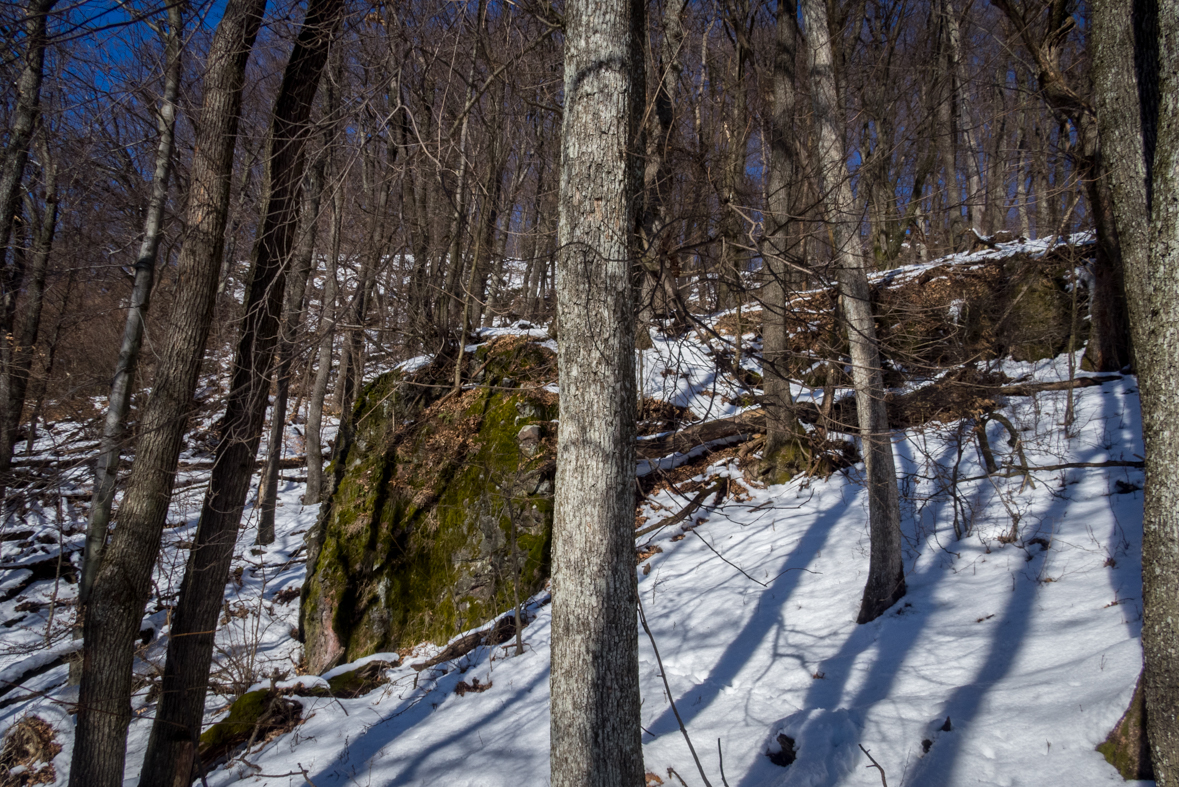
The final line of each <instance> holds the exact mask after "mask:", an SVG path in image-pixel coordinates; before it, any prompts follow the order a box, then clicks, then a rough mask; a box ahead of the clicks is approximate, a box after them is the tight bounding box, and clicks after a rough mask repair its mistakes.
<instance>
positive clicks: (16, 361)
mask: <svg viewBox="0 0 1179 787" xmlns="http://www.w3.org/2000/svg"><path fill="white" fill-rule="evenodd" d="M39 156H40V158H41V171H42V177H43V186H44V189H45V204H44V206H43V207H42V208H41V210H40V211H37V208H36V206H35V205H34V204H33V199H32V197H30V196H29V195H28V194H26V195H25V203H26V206H25V209H26V212H27V213H28V215H29V221H30V223H31V224H32V226H31V228H30V229H31V230H32V247H31V248H30V249H29V258H30V262H29V267H28V271H27V272H26V275H25V280H26V281H25V293H24V297H23V299H22V300H23V303H24V308H23V309H22V310H21V311H20V313H19V315H18V317H19V319H17V320H16V324H15V325H14V326H13V330H12V333H11V334H9V337H8V338H7V339H6V340H5V341H8V342H9V343H10V346H8V347H6V348H5V352H4V361H5V364H4V369H3V372H2V378H0V399H2V400H3V401H4V402H5V405H6V406H5V408H4V416H5V420H4V422H3V423H0V440H3V441H4V447H3V449H0V450H6V451H7V453H6V454H5V456H7V457H9V458H10V459H11V457H12V452H13V449H14V447H15V445H16V435H17V431H18V430H19V429H20V423H21V414H22V413H23V412H24V407H25V392H26V391H27V390H28V385H29V373H30V372H31V371H32V368H33V359H34V358H35V357H36V344H37V335H38V333H39V332H40V329H41V309H42V307H43V306H44V303H45V277H46V275H47V274H48V273H49V253H50V251H52V249H53V236H54V234H55V233H56V232H57V201H58V200H57V165H56V164H55V163H54V161H53V159H52V158H51V157H50V154H49V145H48V143H44V144H43V146H42V149H41V150H40V151H39Z"/></svg>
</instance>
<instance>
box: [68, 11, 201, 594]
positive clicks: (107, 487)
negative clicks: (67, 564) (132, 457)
mask: <svg viewBox="0 0 1179 787" xmlns="http://www.w3.org/2000/svg"><path fill="white" fill-rule="evenodd" d="M183 36H184V19H183V16H182V11H181V7H180V4H175V5H172V6H169V8H168V32H167V34H166V36H165V39H164V57H165V62H167V64H168V65H167V71H166V73H165V74H164V93H163V96H162V97H161V98H160V107H159V110H158V113H157V117H156V121H157V126H158V128H159V133H160V138H159V140H158V142H157V145H156V161H155V171H154V172H153V174H152V186H151V197H149V199H148V203H147V215H146V216H145V217H144V221H143V241H142V242H141V243H140V246H139V255H138V256H137V257H136V259H135V281H134V284H133V286H132V289H131V304H130V307H129V308H128V309H127V320H126V324H125V325H124V327H123V342H122V345H121V346H120V347H119V359H118V361H116V362H115V374H114V377H113V378H112V380H111V393H110V399H109V401H108V406H107V411H106V419H105V421H104V422H103V428H102V442H101V443H100V445H99V448H98V458H97V460H96V463H95V470H94V495H93V497H92V499H91V502H90V521H89V523H88V525H87V528H86V553H85V557H84V559H83V562H82V580H81V583H80V585H79V586H78V602H79V603H80V604H83V605H84V604H85V603H86V602H87V601H88V600H89V598H90V589H91V588H92V587H93V586H94V577H95V575H96V574H97V573H98V566H99V565H100V563H101V555H102V550H103V548H104V547H105V546H106V536H107V527H108V526H109V525H110V516H111V505H112V503H113V502H114V499H115V482H116V481H117V479H118V475H119V451H120V450H121V449H122V448H123V445H124V442H125V440H126V439H127V434H126V429H125V425H126V422H127V413H128V412H129V411H130V408H131V394H132V393H133V392H134V390H135V371H136V368H137V367H138V365H139V351H140V348H141V347H142V346H143V330H144V324H145V320H146V319H147V311H148V308H149V306H150V301H151V291H152V286H153V284H154V282H155V273H156V258H157V257H158V256H159V249H160V240H161V238H162V237H163V233H162V229H163V226H162V225H163V218H164V207H165V203H166V202H167V199H168V180H169V178H170V177H171V174H172V148H173V146H174V141H175V131H176V99H177V96H178V95H179V93H180V71H181V60H182V55H183V52H184V39H183Z"/></svg>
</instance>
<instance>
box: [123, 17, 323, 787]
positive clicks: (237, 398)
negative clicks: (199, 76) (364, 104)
mask: <svg viewBox="0 0 1179 787" xmlns="http://www.w3.org/2000/svg"><path fill="white" fill-rule="evenodd" d="M343 9H344V0H311V2H310V3H309V5H308V6H307V16H306V17H305V18H304V20H303V25H302V27H301V28H300V30H299V37H298V39H296V41H295V47H294V49H293V50H292V52H291V57H290V60H288V61H287V67H286V71H285V72H284V74H283V81H282V86H281V87H280V88H279V93H278V98H277V99H276V100H275V103H274V115H273V119H272V121H271V129H270V141H269V151H268V156H267V165H268V170H269V181H270V182H269V188H268V191H269V194H268V195H267V199H266V202H265V208H264V210H263V216H264V219H263V221H262V224H261V226H260V227H259V229H258V237H257V239H256V241H255V245H254V254H253V257H254V259H253V260H252V264H251V266H250V267H251V270H250V286H249V291H248V294H247V296H246V311H245V321H244V323H243V325H242V333H241V339H240V340H239V342H238V348H237V357H236V358H235V360H234V365H233V381H232V385H231V387H230V391H229V398H228V401H227V402H226V406H225V415H224V416H222V418H221V423H220V429H219V431H220V433H221V441H220V442H219V443H218V444H217V457H216V459H215V460H214V462H213V474H212V477H211V479H210V480H209V489H208V492H207V493H206V494H205V502H204V505H203V507H202V508H201V517H200V520H199V522H198V523H197V532H196V537H195V538H194V540H193V547H192V551H191V553H190V554H189V559H188V567H187V570H186V571H185V574H184V581H183V583H182V584H181V586H180V598H179V599H178V600H177V602H176V611H175V613H174V614H173V616H172V629H171V633H170V636H169V640H168V659H167V662H166V664H165V665H164V679H163V684H162V691H161V695H160V703H159V705H158V706H157V708H156V719H155V723H154V724H153V725H152V731H151V738H150V739H149V740H148V745H147V754H146V755H145V757H144V761H143V771H142V775H141V776H140V782H139V783H140V785H141V787H181V786H182V785H187V784H190V783H191V780H192V778H191V777H192V767H193V758H194V755H195V752H194V750H193V741H194V740H195V739H196V737H197V735H198V734H199V733H200V727H201V720H202V718H203V716H204V709H205V693H206V687H207V685H208V678H209V665H210V663H211V661H212V658H213V639H214V636H215V633H216V628H217V615H218V613H219V612H220V610H221V602H222V598H223V596H224V592H225V578H226V577H227V576H228V574H229V564H230V562H231V561H232V559H233V546H234V542H235V541H236V539H237V529H238V525H239V524H240V522H241V515H242V508H243V507H244V505H245V501H246V494H247V493H248V492H249V488H250V478H251V476H252V475H253V468H254V458H255V456H256V455H257V453H258V442H259V440H260V439H261V437H262V425H263V420H264V417H265V414H266V400H267V393H268V389H269V387H270V386H269V382H270V368H271V365H272V363H273V360H274V350H275V345H276V344H277V343H278V329H279V319H280V317H281V314H282V304H283V296H284V290H285V287H284V285H285V283H286V282H285V278H286V268H287V266H288V264H289V262H290V260H289V257H290V254H291V247H292V245H293V243H294V236H295V228H296V226H297V223H298V212H299V211H298V209H299V202H300V200H299V191H300V188H301V186H302V180H303V169H304V163H305V149H306V143H307V139H308V137H309V136H310V134H311V125H310V123H309V118H310V116H311V106H312V102H313V101H314V99H315V93H316V90H317V88H318V87H319V78H320V75H321V73H322V72H323V67H324V64H325V63H326V62H327V51H328V46H329V45H330V43H331V42H332V40H333V39H334V38H335V36H336V30H337V29H338V27H339V24H340V19H341V17H342V15H343Z"/></svg>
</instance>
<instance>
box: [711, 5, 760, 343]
mask: <svg viewBox="0 0 1179 787" xmlns="http://www.w3.org/2000/svg"><path fill="white" fill-rule="evenodd" d="M727 13H728V16H729V19H730V21H731V30H732V32H733V38H734V40H735V41H736V50H737V51H736V55H735V57H734V58H733V61H734V62H733V73H732V83H731V85H730V91H731V98H732V102H733V104H732V108H731V109H730V110H729V112H727V113H725V116H724V119H723V121H722V122H723V125H724V136H725V152H724V165H723V166H724V169H723V171H722V173H721V193H720V202H721V216H720V228H719V234H720V241H721V260H720V271H719V276H718V279H717V308H718V309H731V308H733V307H734V306H739V305H740V304H741V303H742V302H743V301H744V299H745V285H744V279H743V277H742V274H743V272H744V271H743V268H744V263H745V260H746V252H745V250H744V247H745V246H747V245H748V239H747V238H744V237H742V229H743V228H744V223H745V219H744V218H743V217H742V216H741V213H740V207H741V206H740V205H739V201H740V197H741V193H740V192H741V187H742V185H743V184H744V182H745V158H746V146H747V145H748V143H749V101H748V97H747V95H746V85H745V74H746V70H747V65H748V62H749V60H750V59H751V58H752V56H753V49H752V45H751V42H750V41H749V40H748V36H747V35H746V32H747V29H746V27H745V25H746V24H747V19H748V17H749V3H748V0H727ZM738 339H740V336H738Z"/></svg>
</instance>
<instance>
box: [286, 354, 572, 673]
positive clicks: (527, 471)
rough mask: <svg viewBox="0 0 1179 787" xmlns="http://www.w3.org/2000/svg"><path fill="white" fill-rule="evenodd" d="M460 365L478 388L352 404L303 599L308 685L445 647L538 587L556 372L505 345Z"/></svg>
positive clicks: (365, 396)
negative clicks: (348, 668)
mask: <svg viewBox="0 0 1179 787" xmlns="http://www.w3.org/2000/svg"><path fill="white" fill-rule="evenodd" d="M471 363H472V366H473V369H472V371H473V372H474V373H475V374H476V380H477V381H478V382H480V383H481V385H480V387H478V388H475V389H473V390H468V391H465V392H463V393H461V394H457V395H455V394H452V395H447V396H443V397H442V398H440V399H437V400H436V401H434V402H432V403H429V404H428V405H427V406H423V405H424V404H425V402H424V401H423V400H421V399H420V398H419V399H418V402H419V404H418V405H417V406H415V405H414V404H413V401H414V397H415V396H416V395H417V394H418V391H419V389H420V388H423V387H429V385H430V384H429V383H428V382H425V381H423V379H422V378H420V377H412V378H403V377H401V376H400V375H397V374H395V373H394V374H388V375H384V376H382V377H380V378H378V379H377V380H375V381H373V382H372V383H371V384H370V385H369V386H367V387H366V388H365V390H364V392H363V393H362V395H361V396H360V397H359V398H358V402H357V405H356V408H355V409H354V411H353V413H352V426H353V428H352V432H353V439H352V444H351V446H349V447H346V449H345V450H344V451H343V455H342V457H341V458H340V459H338V461H339V462H341V463H343V467H341V468H338V469H339V470H341V471H342V473H341V476H340V481H339V483H338V485H337V488H336V490H335V493H334V494H333V496H332V498H331V499H330V501H329V502H328V503H326V504H325V506H324V510H323V512H322V515H321V519H320V523H319V525H318V528H317V531H318V532H317V533H316V542H317V546H318V549H317V550H315V554H314V564H313V565H312V566H311V567H310V568H309V578H308V580H307V584H306V587H305V588H304V596H303V606H302V610H301V619H302V628H303V633H304V641H305V645H306V655H307V661H308V666H309V667H310V668H311V669H312V670H313V671H316V672H320V671H323V670H324V669H327V668H329V667H331V666H332V665H334V664H337V663H340V662H341V661H352V660H354V659H357V658H360V657H362V656H366V655H369V654H372V653H376V652H381V651H393V650H397V649H398V648H402V647H406V646H409V645H413V644H416V643H418V642H421V641H427V640H428V641H445V640H447V639H449V638H450V637H452V636H453V635H455V634H456V633H458V632H460V631H462V630H464V629H467V628H471V627H472V626H475V625H478V624H479V623H482V622H483V621H485V620H488V619H490V618H491V617H493V616H494V615H495V614H496V613H497V612H501V611H503V610H505V609H507V608H509V607H511V606H512V605H513V603H514V599H515V596H516V594H517V593H518V594H519V596H520V597H521V598H526V597H527V596H528V595H530V594H531V593H533V592H535V591H537V590H539V589H540V587H541V586H542V585H543V584H544V581H545V580H546V579H547V577H548V574H549V552H550V543H551V537H552V488H553V476H554V473H555V468H556V463H555V454H556V429H555V425H553V424H550V422H551V421H552V420H553V419H555V418H556V417H557V398H556V396H555V395H554V394H552V393H550V392H548V391H546V390H544V388H543V385H542V384H543V383H545V382H547V381H548V380H549V379H552V378H553V377H555V358H554V357H553V354H552V353H551V352H550V351H549V350H547V349H544V348H542V347H539V346H538V345H536V344H533V343H530V342H528V341H526V340H523V339H521V338H520V337H511V338H506V339H503V340H500V341H498V342H495V343H494V344H492V345H490V346H488V347H484V348H481V350H480V352H479V353H477V354H476V356H475V358H474V359H472V361H471ZM432 390H437V389H432Z"/></svg>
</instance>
